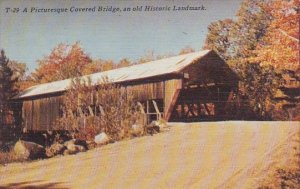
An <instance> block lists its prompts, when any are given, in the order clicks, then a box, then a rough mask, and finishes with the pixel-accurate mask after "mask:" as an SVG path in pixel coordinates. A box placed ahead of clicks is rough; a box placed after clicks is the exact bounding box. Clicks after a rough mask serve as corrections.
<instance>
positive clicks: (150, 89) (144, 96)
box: [126, 81, 164, 101]
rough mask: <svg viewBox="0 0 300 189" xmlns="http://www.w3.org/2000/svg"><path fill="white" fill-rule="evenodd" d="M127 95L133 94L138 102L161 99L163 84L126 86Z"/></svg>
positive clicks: (162, 96)
mask: <svg viewBox="0 0 300 189" xmlns="http://www.w3.org/2000/svg"><path fill="white" fill-rule="evenodd" d="M126 90H127V93H128V94H130V93H131V94H133V95H134V97H136V98H137V100H138V101H146V100H149V99H163V98H164V83H163V82H162V81H161V82H154V83H145V84H138V85H130V86H126Z"/></svg>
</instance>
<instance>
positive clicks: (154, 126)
mask: <svg viewBox="0 0 300 189" xmlns="http://www.w3.org/2000/svg"><path fill="white" fill-rule="evenodd" d="M146 128H147V133H149V134H151V135H153V134H156V133H159V132H160V127H159V126H158V122H157V121H152V122H151V123H150V124H149V125H147V126H146Z"/></svg>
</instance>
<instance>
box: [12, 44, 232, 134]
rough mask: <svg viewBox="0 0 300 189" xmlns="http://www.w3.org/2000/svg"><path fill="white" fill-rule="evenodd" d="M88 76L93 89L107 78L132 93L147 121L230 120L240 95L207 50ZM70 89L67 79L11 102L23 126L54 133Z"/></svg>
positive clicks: (224, 68) (219, 61)
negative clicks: (230, 108)
mask: <svg viewBox="0 0 300 189" xmlns="http://www.w3.org/2000/svg"><path fill="white" fill-rule="evenodd" d="M88 76H89V78H90V79H91V81H92V84H94V85H96V83H97V82H98V81H99V79H101V78H103V77H108V78H109V79H110V80H111V81H113V82H114V83H117V84H120V85H121V86H122V87H125V89H126V91H130V92H131V93H133V94H134V96H135V97H136V98H137V100H138V101H139V102H140V103H141V104H143V107H144V110H145V113H146V114H147V115H148V116H149V117H150V118H153V116H154V115H157V114H158V113H159V115H161V116H162V117H163V118H164V119H165V120H167V121H202V120H224V119H228V118H229V117H228V116H230V115H228V113H227V112H228V111H227V109H228V106H229V105H230V103H232V100H233V98H234V96H235V93H236V91H237V89H238V77H237V75H236V74H235V73H234V72H233V71H232V70H231V69H230V68H229V66H228V65H227V64H226V63H225V62H224V60H222V59H221V58H220V57H219V56H218V54H217V53H215V52H214V51H210V50H204V51H200V52H194V53H189V54H184V55H179V56H174V57H170V58H165V59H161V60H156V61H151V62H148V63H144V64H138V65H133V66H129V67H124V68H119V69H115V70H110V71H105V72H100V73H95V74H91V75H88ZM88 76H83V78H87V77H88ZM70 85H71V79H66V80H61V81H55V82H51V83H45V84H40V85H36V86H33V87H31V88H28V89H27V90H25V91H24V92H23V93H21V94H19V95H18V96H17V97H15V98H14V100H16V101H19V102H21V103H22V119H23V121H22V122H23V126H24V127H25V128H26V129H27V130H40V131H42V130H52V129H53V123H54V121H55V120H56V119H57V118H59V116H61V115H60V107H61V105H62V103H63V102H62V96H63V95H64V92H65V91H66V90H68V88H69V87H70Z"/></svg>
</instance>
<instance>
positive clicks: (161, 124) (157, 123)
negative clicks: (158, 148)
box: [155, 119, 168, 131]
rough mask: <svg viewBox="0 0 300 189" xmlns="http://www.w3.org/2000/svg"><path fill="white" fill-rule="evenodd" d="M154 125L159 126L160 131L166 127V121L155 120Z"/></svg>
mask: <svg viewBox="0 0 300 189" xmlns="http://www.w3.org/2000/svg"><path fill="white" fill-rule="evenodd" d="M155 125H157V126H158V127H159V129H160V131H162V130H166V129H167V127H168V125H167V122H166V121H165V120H163V119H160V120H158V121H156V122H155Z"/></svg>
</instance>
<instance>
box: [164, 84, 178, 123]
mask: <svg viewBox="0 0 300 189" xmlns="http://www.w3.org/2000/svg"><path fill="white" fill-rule="evenodd" d="M181 87H182V79H172V80H167V81H165V89H164V91H165V95H164V117H165V118H167V119H168V117H169V116H170V115H169V114H170V113H171V110H172V109H173V106H174V105H175V103H176V101H177V97H178V93H179V91H178V90H180V89H181Z"/></svg>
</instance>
